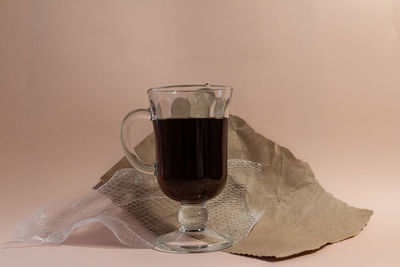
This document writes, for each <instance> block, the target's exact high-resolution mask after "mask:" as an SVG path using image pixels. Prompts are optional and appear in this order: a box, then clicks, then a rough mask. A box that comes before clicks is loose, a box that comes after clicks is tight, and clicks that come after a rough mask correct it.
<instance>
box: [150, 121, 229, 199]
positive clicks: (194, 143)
mask: <svg viewBox="0 0 400 267" xmlns="http://www.w3.org/2000/svg"><path fill="white" fill-rule="evenodd" d="M153 128H154V133H155V139H156V157H157V179H158V183H159V185H160V187H161V190H162V191H163V192H164V193H165V194H166V195H167V196H168V197H170V198H172V199H174V200H177V201H181V202H185V203H201V202H204V201H206V200H208V199H210V198H213V197H215V196H216V195H218V193H219V192H220V191H221V190H222V188H223V187H224V185H225V182H226V176H227V141H228V119H227V118H222V119H216V118H184V119H182V118H172V119H162V120H154V121H153Z"/></svg>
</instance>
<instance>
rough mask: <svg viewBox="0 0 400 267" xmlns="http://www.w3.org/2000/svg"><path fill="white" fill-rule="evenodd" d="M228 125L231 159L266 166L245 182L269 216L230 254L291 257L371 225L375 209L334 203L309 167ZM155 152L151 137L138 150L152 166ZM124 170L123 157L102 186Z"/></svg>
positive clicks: (245, 128)
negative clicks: (368, 223)
mask: <svg viewBox="0 0 400 267" xmlns="http://www.w3.org/2000/svg"><path fill="white" fill-rule="evenodd" d="M229 122H230V123H229V124H230V127H229V150H228V157H229V158H230V159H246V160H251V161H254V162H258V163H261V164H262V169H263V170H262V172H261V173H259V174H256V175H255V176H254V177H249V178H248V179H247V190H248V197H249V198H253V200H256V201H260V202H262V203H263V204H264V205H265V207H266V212H265V214H264V216H263V217H262V218H261V219H260V221H259V222H258V224H257V225H256V226H255V227H254V228H253V230H252V232H251V233H250V235H249V236H248V238H246V239H245V240H242V241H240V242H239V243H236V244H234V245H233V246H232V247H231V248H229V249H228V250H227V251H228V252H231V253H237V254H247V255H254V256H273V257H278V258H279V257H287V256H291V255H295V254H298V253H301V252H304V251H308V250H314V249H318V248H320V247H322V246H324V245H325V244H328V243H334V242H338V241H341V240H344V239H346V238H349V237H352V236H355V235H357V234H358V233H359V232H360V231H361V230H362V228H363V227H364V226H365V225H366V224H367V222H368V220H369V218H370V217H371V215H372V213H373V212H372V211H371V210H366V209H358V208H354V207H350V206H349V205H347V204H346V203H344V202H343V201H341V200H338V199H336V198H334V197H333V196H332V195H331V194H329V193H328V192H326V191H325V190H324V189H323V188H322V187H321V185H320V184H319V183H318V181H317V180H316V179H315V176H314V174H313V172H312V170H311V168H310V166H309V165H308V164H307V163H306V162H304V161H301V160H298V159H296V158H295V157H294V155H293V154H292V153H291V152H290V151H289V150H288V149H287V148H285V147H282V146H279V145H278V144H276V143H274V142H273V141H271V140H269V139H267V138H265V137H264V136H262V135H260V134H258V133H256V132H255V131H254V130H253V129H252V128H251V127H250V126H249V125H248V124H247V123H246V122H245V121H244V120H243V119H241V118H239V117H237V116H233V115H231V116H230V119H229ZM153 147H154V138H153V136H152V135H150V136H148V137H147V138H145V139H144V140H143V141H142V142H141V143H140V144H139V145H138V146H137V147H136V149H135V150H136V151H137V153H138V155H139V156H140V157H141V158H142V159H143V160H145V161H147V162H153V161H154V158H155V152H154V151H155V150H154V149H153ZM126 167H131V166H130V164H129V163H128V161H127V160H126V159H125V158H123V159H121V160H120V161H119V162H118V163H117V164H116V165H114V166H113V167H112V168H111V169H110V170H109V171H108V172H107V173H106V174H105V175H104V176H103V177H101V182H100V184H102V183H104V182H105V181H107V180H108V179H109V178H111V176H112V175H113V174H114V172H115V171H116V170H118V169H121V168H126ZM245 179H246V177H244V178H243V179H242V180H245ZM97 186H98V185H97ZM160 220H162V218H160Z"/></svg>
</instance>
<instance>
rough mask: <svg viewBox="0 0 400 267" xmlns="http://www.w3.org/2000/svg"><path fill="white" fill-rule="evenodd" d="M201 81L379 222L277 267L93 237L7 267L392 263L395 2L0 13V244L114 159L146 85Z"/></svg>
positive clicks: (398, 237)
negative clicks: (219, 87)
mask: <svg viewBox="0 0 400 267" xmlns="http://www.w3.org/2000/svg"><path fill="white" fill-rule="evenodd" d="M205 82H208V83H216V84H227V85H231V86H233V87H234V88H235V91H234V96H233V103H232V113H234V114H237V115H240V116H241V117H243V118H244V119H246V120H247V121H248V122H249V123H250V124H251V125H252V126H253V127H254V128H255V129H256V130H257V131H259V132H261V133H262V134H264V135H265V136H267V137H269V138H271V139H273V140H275V141H277V142H278V143H279V144H281V145H283V146H286V147H288V148H289V149H290V150H292V151H293V153H294V154H295V155H296V156H297V157H299V158H301V159H303V160H305V161H307V162H309V163H310V165H311V166H312V168H313V170H314V172H315V174H316V176H317V178H318V179H319V181H320V182H321V184H322V185H323V186H324V187H325V188H326V189H327V190H328V191H329V192H331V193H332V194H333V195H335V196H336V197H338V198H340V199H342V200H344V201H346V202H347V203H349V204H350V205H354V206H357V207H362V208H370V209H373V210H375V214H374V215H373V216H372V219H371V221H370V223H369V225H368V226H367V227H366V228H365V230H364V231H363V232H362V233H361V234H360V235H359V236H357V237H356V238H353V239H350V240H347V241H345V242H342V243H339V244H335V245H332V246H328V247H326V248H324V249H323V250H321V251H319V252H317V253H314V254H310V255H306V256H303V257H299V258H294V259H291V260H288V261H284V262H279V263H271V262H268V261H260V260H255V259H250V258H246V257H241V256H234V255H229V254H225V253H213V254H208V255H170V254H162V253H156V252H154V251H151V250H133V249H123V248H121V247H118V243H117V242H116V240H115V239H113V237H112V236H110V233H108V232H107V231H106V230H105V229H104V228H101V226H98V225H97V226H95V227H97V228H98V229H97V230H96V231H95V234H92V235H90V234H88V233H86V236H85V232H84V231H81V232H83V233H81V236H79V235H78V234H77V233H76V235H75V237H74V238H75V239H74V238H72V240H69V241H68V242H69V243H68V242H67V244H66V245H63V246H61V247H52V248H48V247H47V248H33V249H32V248H29V249H17V250H10V249H7V250H0V266H27V264H28V265H29V266H55V265H56V262H58V266H103V265H104V266H107V265H109V264H110V262H112V263H113V264H115V265H118V266H143V265H144V264H146V266H160V264H166V265H165V266H167V265H168V264H171V266H172V265H178V266H180V265H184V264H186V265H187V264H189V263H190V264H191V265H193V266H200V265H202V266H204V265H206V264H207V265H210V264H218V265H219V266H232V264H237V265H241V266H264V265H273V264H278V265H282V266H289V265H293V264H295V265H296V266H310V265H315V266H339V265H340V266H345V265H349V266H350V265H351V266H357V265H358V266H361V265H362V266H396V265H397V264H398V262H399V259H398V257H397V255H398V249H397V248H398V246H399V241H400V230H399V226H400V212H399V211H400V208H399V203H400V192H399V190H400V189H399V188H400V179H399V163H400V141H399V137H400V1H399V0H375V1H374V0H373V1H363V0H346V1H345V0H341V1H333V0H325V1H319V0H299V1H282V0H263V1H262V0H258V1H256V0H250V1H245V0H243V1H238V0H219V1H211V0H207V1H194V0H182V1H176V0H174V1H164V0H159V1H154V0H146V1H145V0H143V1H123V0H117V1H107V0H97V1H95V0H92V1H90V0H81V1H77V0H73V1H60V0H31V1H28V0H21V1H13V0H0V122H1V129H0V182H1V183H0V241H5V240H7V239H8V238H10V237H11V232H12V229H13V226H14V225H15V223H17V222H18V221H20V220H21V219H23V218H24V217H26V216H27V215H29V214H30V213H31V212H32V211H33V210H35V209H36V208H37V207H39V206H41V205H43V204H45V203H48V202H52V201H58V200H73V199H75V198H77V197H79V196H81V195H82V194H84V193H86V192H88V191H89V190H90V188H91V187H92V186H93V185H94V184H96V182H97V181H98V178H99V177H100V176H101V175H102V174H103V173H104V172H105V171H106V170H107V169H108V168H109V167H110V166H112V165H113V164H114V163H115V162H116V161H117V160H119V159H120V158H121V156H122V150H121V148H120V144H119V139H118V138H119V125H120V120H121V118H122V117H123V115H125V114H126V113H127V112H128V111H130V110H131V109H133V108H137V107H144V106H146V105H147V97H146V93H145V92H146V91H145V90H146V89H147V88H149V87H153V86H159V85H170V84H186V83H205ZM266 216H268V214H267V215H266ZM88 231H89V232H90V231H93V229H92V230H90V229H88Z"/></svg>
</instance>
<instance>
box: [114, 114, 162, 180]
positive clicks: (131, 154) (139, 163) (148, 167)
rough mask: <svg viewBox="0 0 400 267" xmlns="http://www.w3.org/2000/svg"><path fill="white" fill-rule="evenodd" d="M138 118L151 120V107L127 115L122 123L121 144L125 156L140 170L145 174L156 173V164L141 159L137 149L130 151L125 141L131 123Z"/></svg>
mask: <svg viewBox="0 0 400 267" xmlns="http://www.w3.org/2000/svg"><path fill="white" fill-rule="evenodd" d="M136 119H147V120H149V119H150V120H151V113H150V110H149V109H135V110H132V111H131V112H129V113H128V114H126V115H125V117H124V118H123V119H122V123H121V132H120V138H121V144H122V148H123V149H124V153H125V157H126V158H127V159H128V161H129V163H130V164H131V165H132V166H133V167H134V168H135V169H137V170H138V171H140V172H142V173H144V174H155V166H154V164H149V163H146V162H144V161H143V160H141V159H140V158H139V157H138V155H137V154H136V152H135V151H130V150H129V148H128V146H127V145H126V142H125V136H128V135H129V134H130V133H129V127H128V126H129V125H131V123H132V122H133V121H134V120H136Z"/></svg>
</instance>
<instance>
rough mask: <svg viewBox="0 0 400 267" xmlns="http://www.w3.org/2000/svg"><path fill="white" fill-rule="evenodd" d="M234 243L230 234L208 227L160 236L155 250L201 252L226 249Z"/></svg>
mask: <svg viewBox="0 0 400 267" xmlns="http://www.w3.org/2000/svg"><path fill="white" fill-rule="evenodd" d="M232 243H233V238H232V237H231V236H228V235H224V234H220V233H217V232H215V231H213V230H210V229H206V230H201V231H179V230H178V231H175V232H171V233H168V234H165V235H162V236H160V237H159V238H157V240H156V241H155V246H154V249H155V250H159V251H164V252H171V253H201V252H211V251H218V250H222V249H226V248H228V247H230V246H231V245H232Z"/></svg>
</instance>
